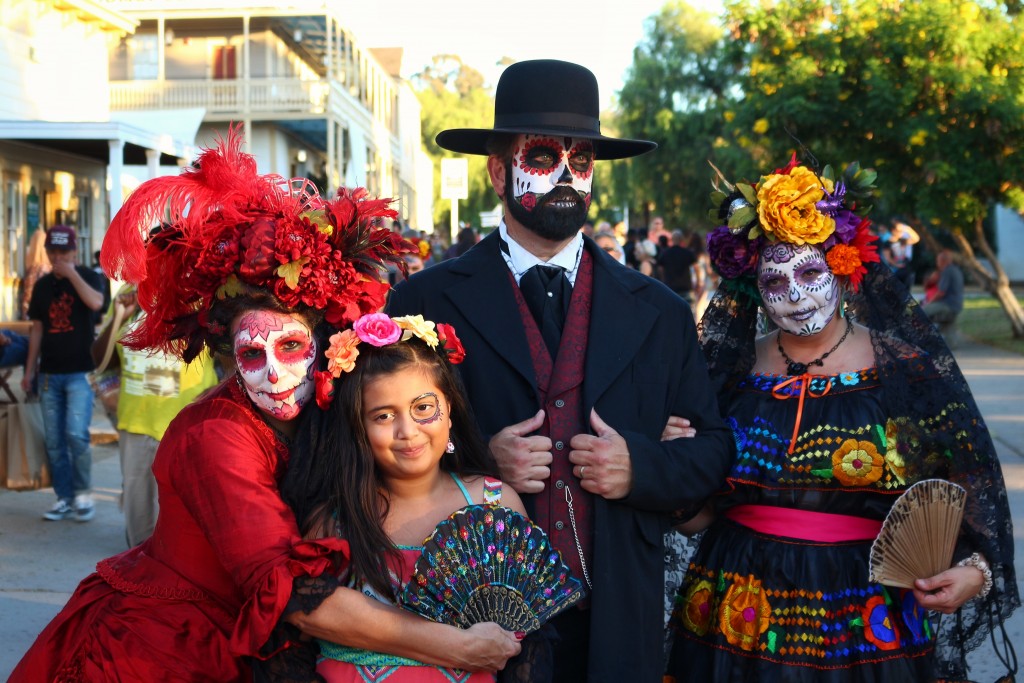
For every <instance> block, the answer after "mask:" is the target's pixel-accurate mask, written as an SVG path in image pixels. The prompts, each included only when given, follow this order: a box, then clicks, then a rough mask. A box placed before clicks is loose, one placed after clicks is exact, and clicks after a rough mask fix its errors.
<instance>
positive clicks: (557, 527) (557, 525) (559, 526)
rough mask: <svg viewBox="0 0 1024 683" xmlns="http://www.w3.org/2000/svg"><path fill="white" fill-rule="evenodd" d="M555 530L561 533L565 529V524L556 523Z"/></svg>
mask: <svg viewBox="0 0 1024 683" xmlns="http://www.w3.org/2000/svg"><path fill="white" fill-rule="evenodd" d="M555 528H556V529H558V530H559V531H561V530H562V529H564V528H565V524H564V523H563V522H555Z"/></svg>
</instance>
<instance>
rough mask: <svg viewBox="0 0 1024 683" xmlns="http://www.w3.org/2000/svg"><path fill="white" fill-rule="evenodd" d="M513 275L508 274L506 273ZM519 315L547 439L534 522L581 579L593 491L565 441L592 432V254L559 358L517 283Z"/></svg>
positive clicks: (576, 289) (589, 555) (583, 263)
mask: <svg viewBox="0 0 1024 683" xmlns="http://www.w3.org/2000/svg"><path fill="white" fill-rule="evenodd" d="M510 275H511V273H510ZM513 289H514V290H515V294H516V302H517V303H518V304H519V315H520V317H522V319H523V326H524V327H525V329H526V341H527V343H528V344H529V346H530V358H531V359H532V360H533V370H534V374H535V375H536V377H537V392H538V398H539V399H540V405H541V407H542V408H543V409H544V424H543V425H542V426H541V428H540V433H541V434H542V435H544V436H548V437H550V438H551V443H552V447H551V454H552V456H553V462H552V463H551V479H550V480H549V481H548V482H547V484H546V485H545V487H544V490H543V491H542V492H541V493H538V494H536V495H534V497H533V500H534V504H535V507H534V514H533V521H534V522H536V523H537V524H538V525H540V527H541V528H542V529H544V530H545V531H546V532H547V533H548V536H549V537H550V538H551V542H552V543H553V544H554V546H555V547H556V548H558V550H559V551H560V552H561V553H562V559H563V560H564V561H565V562H566V564H568V565H569V567H570V568H571V569H572V572H573V575H574V576H576V577H577V578H579V579H580V581H583V578H584V575H583V568H582V564H581V562H580V554H579V550H578V549H577V548H576V536H578V537H579V542H580V546H581V547H582V548H583V556H584V557H585V558H586V562H587V569H588V570H589V571H590V572H591V576H593V557H594V553H593V545H594V544H593V540H594V537H593V524H594V521H593V520H594V509H593V508H594V506H593V500H592V494H590V493H588V492H587V491H584V490H583V489H582V488H580V480H579V479H577V478H576V476H575V475H574V474H573V471H572V468H573V465H572V463H571V462H569V451H570V450H571V449H570V447H569V441H570V440H571V439H572V437H573V436H575V435H577V434H589V433H590V427H589V425H590V421H589V420H587V419H585V417H584V415H583V371H584V361H585V357H586V352H587V333H588V330H589V328H590V310H591V301H592V297H593V290H594V264H593V261H592V260H591V258H590V254H589V253H587V251H586V250H584V251H583V258H582V259H581V260H580V267H579V271H578V272H577V274H576V282H575V284H574V285H573V288H572V298H571V299H570V300H569V312H568V313H567V314H566V319H565V325H564V327H563V328H562V340H561V342H559V345H558V358H557V359H556V360H555V362H554V363H553V364H552V362H551V353H550V352H549V351H548V347H547V345H546V344H545V343H544V338H543V337H542V336H541V333H540V328H538V327H537V323H536V321H535V320H534V319H533V315H532V314H531V313H530V309H529V307H528V306H527V305H526V299H524V298H523V295H522V293H521V292H520V291H519V288H518V287H513ZM566 487H568V488H569V491H570V493H571V494H572V509H573V512H574V514H575V518H576V535H574V534H573V529H572V523H571V521H570V519H569V505H568V503H567V502H566V497H565V490H566Z"/></svg>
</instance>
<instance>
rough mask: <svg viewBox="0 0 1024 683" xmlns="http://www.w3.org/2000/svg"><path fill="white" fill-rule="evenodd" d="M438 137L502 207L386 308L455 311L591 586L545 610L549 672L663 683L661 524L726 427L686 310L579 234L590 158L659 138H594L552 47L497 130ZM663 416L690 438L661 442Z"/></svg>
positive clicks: (691, 492)
mask: <svg viewBox="0 0 1024 683" xmlns="http://www.w3.org/2000/svg"><path fill="white" fill-rule="evenodd" d="M437 143H438V144H439V145H440V146H441V147H444V148H446V149H450V150H453V151H456V152H464V153H468V154H486V155H488V160H487V169H488V173H489V175H490V179H491V184H492V185H493V187H494V189H495V192H497V194H498V196H499V197H500V198H501V201H502V203H503V206H504V210H505V215H504V220H503V221H502V223H501V224H500V225H499V227H498V230H497V231H495V232H494V233H492V234H491V235H489V236H488V237H487V238H485V239H484V240H482V241H481V242H480V243H479V244H478V245H476V246H475V247H473V248H472V249H470V250H469V251H468V252H467V253H466V254H464V255H463V256H461V257H459V258H457V259H454V260H451V261H446V262H444V263H442V264H439V265H437V266H435V267H433V268H429V269H427V270H425V271H423V272H422V273H419V274H417V275H415V276H413V277H411V278H410V279H409V280H407V281H406V282H403V283H401V284H400V285H399V286H398V287H397V288H396V289H395V291H394V293H393V295H392V299H391V301H390V303H389V312H390V313H391V314H393V315H401V314H423V315H424V316H425V317H428V318H429V319H432V320H440V321H445V322H449V323H451V324H453V325H454V327H455V330H456V332H457V333H458V335H459V336H460V338H461V340H462V342H463V344H464V345H465V348H466V360H465V362H464V363H463V364H461V365H459V370H460V374H461V376H462V379H463V380H464V382H465V384H466V388H467V391H468V394H469V398H470V403H471V404H472V406H473V409H474V411H475V413H476V418H477V422H478V424H479V425H480V428H481V430H482V431H483V433H484V435H485V437H486V438H488V439H489V440H490V446H491V450H492V452H493V453H494V455H495V457H496V458H497V460H498V464H499V466H500V468H501V473H502V478H503V479H504V481H505V482H506V483H507V484H508V485H511V486H512V487H513V488H515V489H516V490H517V491H518V492H520V493H521V494H524V495H523V500H524V502H525V503H526V506H527V509H528V510H529V511H530V515H531V517H532V518H533V519H534V520H535V521H536V522H537V523H538V524H540V525H541V526H542V527H543V528H544V529H545V530H546V531H547V532H548V533H549V534H550V536H551V539H552V542H553V543H554V544H555V546H556V547H557V548H558V549H559V550H560V551H561V553H562V556H563V559H564V560H565V561H566V562H567V563H568V564H569V565H570V566H571V567H572V568H573V570H574V573H575V574H576V575H577V576H578V577H579V578H580V579H581V580H583V581H584V582H585V584H586V585H587V586H588V587H589V588H590V596H589V599H588V600H587V601H586V602H585V603H584V604H583V605H582V606H581V607H580V608H579V609H575V608H574V609H570V610H569V611H568V612H566V613H563V614H562V615H560V616H558V617H556V618H555V619H554V620H553V621H552V622H551V623H552V625H553V626H554V627H555V628H556V629H557V631H558V636H559V638H558V639H557V641H556V643H555V652H554V668H555V670H554V680H556V681H559V682H560V683H561V682H563V681H616V682H620V681H627V680H628V681H641V682H647V681H649V682H651V683H654V682H655V681H660V680H661V674H662V662H663V659H664V657H663V655H664V651H663V643H664V607H663V583H664V549H663V534H664V532H665V531H666V530H668V528H669V526H670V519H669V514H670V513H671V512H672V511H674V510H679V509H682V508H686V507H690V506H692V505H693V504H694V503H695V502H696V501H699V500H702V499H703V498H705V497H707V496H709V495H711V494H712V493H713V492H714V491H715V490H716V489H717V488H718V487H719V486H720V485H721V483H722V482H723V481H724V478H725V474H726V471H727V468H728V463H729V461H730V457H731V455H732V437H731V435H730V434H729V432H728V430H727V429H726V427H725V425H724V424H723V422H722V421H721V419H720V417H719V415H718V410H717V406H716V402H715V396H714V394H713V392H712V390H711V387H710V385H709V383H708V379H707V373H706V369H705V365H704V360H703V356H702V355H701V352H700V349H699V348H698V346H697V338H696V333H695V328H694V323H693V315H692V314H691V313H690V310H689V308H688V307H687V306H686V304H685V303H684V302H683V301H682V300H681V299H680V298H679V297H677V296H675V295H674V294H673V293H672V292H671V291H669V290H668V289H667V288H665V287H664V286H663V285H662V284H661V283H658V282H657V281H655V280H653V279H651V278H648V277H645V276H642V275H640V274H639V273H637V272H636V271H633V270H631V269H629V268H627V267H626V266H623V265H621V264H619V263H618V262H617V261H616V260H615V259H614V258H612V257H611V256H609V255H608V254H606V253H605V252H604V251H602V250H601V249H600V248H599V247H598V246H597V245H596V244H594V242H593V241H592V240H591V239H590V238H588V237H584V236H583V235H582V234H581V233H580V227H581V226H582V225H583V222H584V221H585V220H586V217H587V211H588V209H589V207H590V200H591V196H592V195H591V193H592V185H593V170H594V161H595V159H620V158H625V157H629V156H635V155H638V154H642V153H644V152H647V151H649V150H651V149H653V148H654V147H655V145H654V143H651V142H647V141H643V140H624V139H614V138H609V137H605V136H603V135H601V132H600V124H599V121H598V91H597V81H596V79H595V78H594V75H593V74H592V73H591V72H590V71H588V70H587V69H585V68H583V67H581V66H578V65H575V64H569V63H566V62H559V61H551V60H538V61H530V62H520V63H518V64H513V65H512V66H510V67H508V69H506V71H505V72H504V74H503V75H502V77H501V80H500V81H499V83H498V89H497V94H496V98H495V114H494V128H493V129H457V130H446V131H443V132H441V133H440V134H439V135H438V136H437ZM671 415H677V416H682V417H685V418H688V419H689V420H690V421H691V423H692V424H693V426H695V427H696V428H697V434H698V436H697V437H696V438H692V439H678V440H673V441H665V442H662V441H660V440H659V438H660V435H661V433H662V428H663V427H664V426H665V424H666V421H667V420H668V418H669V416H671Z"/></svg>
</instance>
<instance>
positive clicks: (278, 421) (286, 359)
mask: <svg viewBox="0 0 1024 683" xmlns="http://www.w3.org/2000/svg"><path fill="white" fill-rule="evenodd" d="M240 148H241V140H240V138H239V137H238V136H237V135H236V134H235V133H234V132H232V133H231V134H229V136H228V139H227V141H226V142H224V143H221V145H220V146H218V147H217V148H215V149H212V150H207V151H205V152H204V153H203V154H202V155H201V156H200V158H199V160H198V161H197V163H196V164H195V165H194V166H193V167H191V168H189V169H186V171H185V172H183V173H182V174H181V175H180V176H177V177H173V178H157V179H153V180H150V181H148V182H146V183H144V184H143V185H141V186H140V187H139V188H138V189H137V190H136V191H135V192H134V193H133V194H132V195H131V197H130V198H129V199H128V201H127V202H126V203H125V206H124V207H123V208H122V210H121V211H120V212H119V213H118V215H117V216H116V217H115V219H114V221H113V223H112V224H111V227H110V231H109V233H108V236H107V238H106V240H105V243H104V248H103V265H104V267H105V269H106V270H107V271H108V272H109V273H111V274H112V275H113V276H115V277H118V278H119V279H122V280H126V281H129V282H134V283H138V300H139V304H140V306H141V307H142V308H143V310H145V312H146V316H145V322H144V323H143V324H142V325H140V326H139V327H138V328H136V329H135V330H134V331H133V332H132V333H131V334H130V335H129V336H128V337H126V338H125V339H123V340H122V342H123V343H124V344H126V345H127V346H129V347H131V348H139V349H141V348H154V349H159V350H163V351H169V352H173V353H176V354H178V355H179V356H180V357H181V358H182V359H183V360H185V361H190V360H192V359H193V358H195V357H196V356H197V355H198V354H199V352H200V351H201V350H202V349H203V348H204V347H206V348H209V349H210V350H211V351H213V352H214V353H220V354H226V355H228V356H231V357H234V359H235V362H236V366H237V372H236V374H235V375H233V376H231V377H228V378H227V379H226V380H225V381H224V382H223V383H222V384H221V385H220V386H219V387H217V388H216V389H214V390H212V391H211V392H209V393H208V394H207V395H206V396H204V397H203V398H201V399H199V400H197V401H196V402H195V403H193V404H192V405H190V406H188V407H187V408H186V409H184V410H183V411H182V412H181V413H180V414H179V416H178V417H177V418H176V419H175V420H174V421H173V422H172V423H171V426H170V428H169V429H168V430H167V434H166V436H165V437H164V439H163V441H162V442H161V444H160V447H159V450H158V451H157V455H156V460H155V462H154V465H153V470H154V473H155V475H156V480H157V485H158V488H159V496H160V517H159V519H158V521H157V525H156V529H155V530H154V533H153V535H152V537H151V538H150V539H149V540H148V541H146V542H145V543H143V544H142V545H140V546H138V547H136V548H133V549H131V550H129V551H127V552H125V553H122V554H120V555H117V556H115V557H112V558H109V559H106V560H103V561H101V562H100V563H99V564H98V565H97V571H96V573H95V574H93V575H91V576H89V577H88V578H86V579H85V580H84V581H83V582H82V583H81V584H80V585H79V587H78V589H77V590H76V591H75V594H74V595H73V596H72V597H71V600H70V601H69V602H68V604H67V605H66V606H65V607H64V609H63V610H62V611H61V612H60V614H58V615H57V617H56V618H55V619H54V620H53V621H52V622H51V623H50V624H49V625H48V626H47V627H46V629H45V630H44V631H43V632H42V634H40V636H39V637H38V639H37V640H36V642H35V644H34V645H33V646H32V648H31V649H30V650H29V651H28V653H27V654H26V655H25V657H24V658H23V659H22V661H21V662H20V663H19V665H18V667H17V668H16V669H15V671H14V673H13V674H12V677H11V679H10V680H11V681H14V682H16V683H21V682H23V681H29V682H32V683H36V682H40V681H115V680H116V681H157V680H160V681H218V682H223V681H243V680H252V679H253V677H254V675H255V677H256V678H257V680H261V679H266V680H270V679H272V680H295V681H298V680H314V678H313V673H312V671H313V668H312V667H313V662H312V658H311V657H309V658H305V656H304V655H305V654H306V653H308V652H309V650H308V649H307V647H306V646H305V645H304V643H305V642H306V641H307V640H308V638H305V637H304V634H305V635H308V636H315V637H320V638H326V639H329V640H332V641H335V642H342V643H346V644H350V645H352V646H355V647H370V648H373V649H377V650H381V651H386V652H391V653H394V654H396V655H400V656H406V657H413V658H417V659H421V660H422V661H429V662H432V663H436V664H439V665H444V666H459V667H462V668H466V669H486V670H492V671H493V670H496V669H498V668H500V667H501V666H503V665H504V662H505V660H506V659H507V658H508V657H510V656H512V655H514V654H516V653H517V652H518V651H519V645H518V642H517V641H516V639H515V637H514V636H513V634H511V633H508V632H505V631H502V630H501V629H500V628H498V627H497V626H495V625H493V624H482V625H479V626H478V627H474V628H473V629H469V630H467V631H460V630H458V629H456V628H454V627H449V626H444V625H441V624H435V623H432V622H428V621H426V620H424V619H421V618H420V617H417V616H415V615H412V614H409V613H403V612H401V611H399V610H398V609H396V608H393V607H391V606H388V605H383V604H381V603H379V602H376V601H373V600H371V599H370V598H367V597H365V596H363V595H361V594H359V593H358V592H356V591H353V590H351V589H348V588H344V587H339V585H338V582H337V579H335V578H334V577H335V576H337V574H338V573H339V571H340V570H341V569H343V568H344V567H345V565H346V564H347V558H348V546H347V544H346V543H345V542H344V541H341V540H339V539H336V538H326V539H318V540H303V538H302V536H301V535H300V534H299V531H298V529H297V526H296V523H295V517H294V514H293V512H292V510H291V508H290V507H289V506H288V505H287V504H286V503H285V502H284V500H282V498H281V495H280V491H279V483H280V482H281V480H282V478H283V477H284V475H285V473H286V471H287V468H288V460H289V446H290V443H291V438H292V436H293V435H294V433H295V431H296V429H297V425H298V420H300V419H301V417H302V413H303V410H304V408H305V407H306V406H307V405H308V404H309V403H310V402H311V399H312V398H313V396H314V394H315V388H314V381H313V374H314V373H313V363H314V359H315V358H316V356H317V353H318V350H319V351H322V350H323V349H324V348H326V346H325V345H324V339H325V337H324V330H325V328H326V327H328V326H341V325H345V324H347V323H350V322H351V321H352V320H354V319H355V318H356V317H358V316H360V315H362V314H365V313H369V312H372V311H375V310H377V309H379V308H380V307H381V306H382V305H383V303H384V296H385V294H386V291H387V286H386V285H384V284H381V282H380V280H379V279H378V278H379V272H380V268H381V267H382V266H383V264H384V263H385V262H386V261H395V260H396V259H400V258H401V252H402V251H403V246H402V244H401V242H400V240H399V239H398V238H397V236H393V235H392V234H391V233H389V232H388V231H386V230H382V229H379V228H376V227H374V221H375V219H376V218H378V217H385V216H392V217H393V216H394V215H395V214H394V212H393V211H391V210H390V209H388V208H387V204H388V202H387V201H382V200H370V199H366V198H365V192H364V191H358V190H357V191H356V192H354V193H351V194H350V193H348V192H346V191H342V192H340V193H339V196H338V197H337V198H335V199H333V200H326V199H323V198H321V197H320V196H319V195H318V193H317V192H316V190H315V188H313V187H311V186H309V185H308V184H307V183H303V182H298V183H296V182H294V181H293V182H288V181H285V180H283V179H281V178H278V177H275V176H261V175H258V174H257V172H256V163H255V160H254V159H253V157H251V156H250V155H247V154H243V153H242V152H241V151H240ZM167 211H169V216H170V225H169V226H168V225H165V226H164V227H163V228H162V229H160V230H157V231H155V232H152V233H149V234H148V235H147V234H146V231H147V229H148V227H149V226H150V225H151V224H152V222H153V221H154V219H158V218H161V217H164V216H165V215H168V214H167V213H165V212H167ZM413 633H415V634H416V637H415V638H409V637H408V636H410V635H412V634H413ZM406 641H408V644H407V643H406ZM293 654H296V655H298V656H291V655H293Z"/></svg>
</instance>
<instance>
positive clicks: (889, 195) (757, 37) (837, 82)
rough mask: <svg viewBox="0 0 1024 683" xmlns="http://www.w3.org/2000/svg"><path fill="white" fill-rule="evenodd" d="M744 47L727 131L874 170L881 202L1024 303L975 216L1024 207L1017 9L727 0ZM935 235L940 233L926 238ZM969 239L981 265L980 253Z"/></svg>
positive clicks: (935, 0)
mask: <svg viewBox="0 0 1024 683" xmlns="http://www.w3.org/2000/svg"><path fill="white" fill-rule="evenodd" d="M727 12H728V17H729V18H728V21H729V28H730V29H731V32H732V34H733V35H735V36H736V38H737V42H738V43H740V44H742V45H744V46H745V48H746V54H747V55H748V64H749V69H748V70H747V72H746V78H745V83H744V84H743V92H744V94H745V97H744V99H743V101H742V103H740V104H739V106H738V107H737V111H736V118H735V120H734V128H733V131H732V135H733V139H735V140H740V139H741V138H742V136H743V135H747V136H750V133H751V132H753V136H751V139H750V146H752V147H756V146H761V147H763V148H765V149H766V150H769V151H770V152H771V153H772V154H773V155H774V156H775V157H776V158H783V157H785V156H786V155H787V154H788V151H789V150H790V149H792V148H793V147H795V146H797V144H796V143H795V142H794V139H791V138H790V136H792V138H795V139H796V140H798V141H799V144H802V145H803V146H804V147H806V148H807V149H809V150H811V151H813V153H814V155H815V156H817V157H818V158H820V159H822V163H825V162H826V161H828V160H840V161H848V160H852V159H859V160H860V161H861V162H862V163H863V164H864V165H868V166H873V167H874V168H875V169H876V170H877V171H878V173H879V187H880V190H881V191H880V194H879V209H880V211H879V213H878V215H880V216H882V217H885V216H886V215H902V216H905V217H908V219H909V222H911V223H912V224H913V225H915V226H916V227H918V228H920V229H922V230H923V231H924V232H925V233H926V234H928V236H929V239H931V230H932V229H933V228H943V229H945V230H947V231H949V233H950V235H951V236H952V238H953V240H954V241H955V243H956V244H957V245H958V247H959V250H960V256H961V262H962V263H963V264H964V265H965V266H966V267H967V268H968V269H969V270H970V271H971V272H972V273H973V274H974V276H975V277H976V279H978V280H979V281H980V282H981V283H982V284H983V285H984V286H985V287H986V288H987V289H988V290H989V291H990V292H991V293H992V294H993V295H994V296H996V298H998V299H999V301H1000V303H1001V304H1002V305H1003V308H1004V310H1005V311H1006V312H1007V315H1008V316H1009V318H1010V321H1011V324H1012V326H1013V329H1014V334H1015V335H1016V336H1018V337H1020V336H1024V313H1022V311H1021V309H1020V307H1019V306H1018V304H1017V301H1016V299H1015V297H1014V296H1013V294H1012V292H1011V291H1010V287H1009V279H1008V277H1007V275H1006V273H1005V271H1004V270H1003V268H1002V266H1001V265H1000V263H999V260H998V258H997V256H996V254H995V251H994V250H993V248H992V246H991V244H990V243H989V241H988V239H987V237H986V235H985V232H984V230H983V226H984V222H985V219H986V218H987V216H988V214H989V211H990V210H991V209H992V207H994V206H995V205H996V204H997V203H1002V204H1005V205H1008V206H1011V207H1013V208H1015V209H1017V210H1018V211H1021V210H1024V191H1022V188H1024V153H1022V146H1024V48H1022V46H1021V41H1020V39H1019V35H1018V26H1017V20H1016V17H1015V15H1012V14H1009V13H1008V12H1006V11H1004V8H1003V7H1001V6H993V5H990V4H988V3H980V2H974V1H969V0H916V1H903V2H897V1H894V0H861V1H858V2H854V1H853V0H833V1H831V2H826V1H823V0H795V1H792V2H786V3H779V4H777V5H776V6H775V7H773V8H771V9H770V10H769V9H767V8H766V7H765V6H764V5H763V4H761V3H758V2H752V1H751V0H739V1H737V2H734V3H732V4H730V5H729V6H728V9H727ZM932 243H933V244H934V242H932ZM976 250H977V251H979V252H981V254H982V255H983V256H984V257H985V258H986V260H987V262H988V265H985V264H983V263H982V262H981V261H980V260H979V259H978V257H977V253H976Z"/></svg>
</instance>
